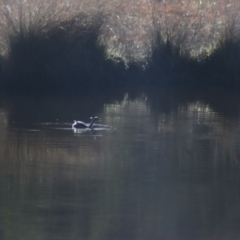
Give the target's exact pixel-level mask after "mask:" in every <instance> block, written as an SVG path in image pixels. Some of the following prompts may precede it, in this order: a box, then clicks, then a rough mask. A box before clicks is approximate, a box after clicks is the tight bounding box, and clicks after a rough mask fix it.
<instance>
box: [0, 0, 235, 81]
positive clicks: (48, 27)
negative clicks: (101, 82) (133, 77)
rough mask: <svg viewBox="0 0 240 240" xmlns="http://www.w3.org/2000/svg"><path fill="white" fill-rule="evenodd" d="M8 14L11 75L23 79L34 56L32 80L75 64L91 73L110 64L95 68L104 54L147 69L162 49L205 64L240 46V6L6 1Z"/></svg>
mask: <svg viewBox="0 0 240 240" xmlns="http://www.w3.org/2000/svg"><path fill="white" fill-rule="evenodd" d="M0 7H1V9H0V11H1V14H0V16H1V17H0V23H1V24H0V40H1V41H0V54H1V57H2V59H3V62H4V64H2V67H3V71H5V72H10V71H15V68H16V66H17V65H18V64H19V61H21V59H24V53H25V50H26V49H28V55H29V56H28V58H29V59H28V61H26V62H25V63H24V64H25V70H24V71H25V72H24V73H23V74H22V75H21V76H22V77H23V76H25V75H26V77H24V78H27V75H29V72H32V70H30V69H29V66H27V65H29V63H30V62H31V64H30V68H31V69H32V68H38V71H36V72H35V73H34V74H30V76H36V75H38V74H39V72H41V75H44V76H45V75H49V76H50V75H51V74H52V72H53V71H58V67H53V66H52V65H59V66H60V67H61V68H62V67H63V65H64V64H66V62H69V59H71V61H70V62H71V66H74V65H75V68H76V66H78V68H79V66H82V68H83V71H87V72H89V73H90V72H91V71H92V67H96V66H94V64H95V63H96V64H104V63H103V59H102V57H100V56H97V58H99V61H97V62H94V63H92V59H90V60H87V58H89V54H88V52H89V51H91V49H92V50H94V51H95V50H96V49H95V47H96V48H98V47H97V46H100V48H102V49H104V52H105V58H107V59H111V60H114V61H116V62H123V63H124V64H125V66H128V65H129V64H132V63H134V64H138V65H139V64H140V65H141V66H144V67H145V66H147V65H148V63H149V62H150V61H151V59H152V55H153V53H154V52H155V51H156V49H157V48H159V46H160V47H161V48H163V47H164V46H165V45H170V46H171V49H177V51H178V54H179V55H180V56H184V57H188V58H189V59H197V60H198V61H200V60H203V59H207V58H209V57H211V56H212V55H213V53H215V52H216V51H217V50H218V49H221V48H223V46H224V44H226V43H229V42H234V43H235V42H238V41H240V19H239V10H240V2H239V1H238V0H218V1H214V0H182V1H180V0H121V1H120V0H113V1H108V0H88V1H87V0H81V1H76V0H68V1H66V0H56V1H54V0H52V1H48V0H1V1H0ZM91 38H92V39H91ZM89 42H90V44H89ZM63 48H64V50H62V49H63ZM83 49H85V50H83ZM86 49H88V50H86ZM100 52H101V51H100ZM98 53H99V52H98ZM77 54H80V55H78V56H77ZM100 54H101V53H100ZM90 55H91V54H90ZM49 58H52V60H51V61H50V60H49ZM59 58H62V59H63V58H65V59H68V60H66V61H62V62H61V63H59ZM95 58H96V57H95ZM79 59H80V60H79ZM43 62H45V66H43ZM24 64H23V63H21V64H20V67H18V70H19V71H22V70H23V69H24ZM34 64H35V65H34ZM49 67H51V68H52V69H54V70H53V71H49ZM39 69H40V70H39ZM102 71H104V69H102ZM50 72H51V74H49V73H50ZM60 72H61V71H60ZM100 73H101V72H100ZM77 74H79V73H78V72H77V71H76V75H77ZM8 77H9V76H8ZM56 78H58V76H57V77H56Z"/></svg>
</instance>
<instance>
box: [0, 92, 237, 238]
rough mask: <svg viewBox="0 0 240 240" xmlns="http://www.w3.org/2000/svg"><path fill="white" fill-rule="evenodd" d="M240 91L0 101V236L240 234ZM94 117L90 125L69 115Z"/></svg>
mask: <svg viewBox="0 0 240 240" xmlns="http://www.w3.org/2000/svg"><path fill="white" fill-rule="evenodd" d="M239 103H240V94H239V92H233V91H230V90H223V89H211V90H199V91H193V90H184V89H159V90H145V91H144V90H135V91H132V90H119V91H112V92H105V93H99V94H93V95H91V94H88V95H87V96H83V95H80V94H74V95H68V96H67V95H64V96H54V97H35V98H26V97H7V96H5V97H2V99H1V102H0V131H1V135H0V239H1V240H18V239H23V240H35V239H36V240H45V239H46V240H54V239H56V240H58V239H59V240H61V239H62V240H79V239H81V240H95V239H96V240H150V239H151V240H188V239H189V240H195V239H197V240H198V239H199V240H209V239H211V240H223V239H224V240H225V239H226V240H230V239H233V240H235V239H236V240H237V239H240V228H239V226H240V217H239V216H240V165H239V163H240V117H239V116H240V105H239ZM92 115H96V116H99V117H100V118H101V120H100V121H98V122H97V123H96V124H95V125H94V130H93V131H90V130H88V131H74V130H73V129H71V124H72V123H73V120H74V119H76V120H83V121H89V117H90V116H92Z"/></svg>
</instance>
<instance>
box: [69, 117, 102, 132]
mask: <svg viewBox="0 0 240 240" xmlns="http://www.w3.org/2000/svg"><path fill="white" fill-rule="evenodd" d="M90 119H91V122H90V124H87V123H84V122H81V121H76V120H74V123H73V125H72V128H73V129H74V128H92V126H93V123H94V122H95V121H97V120H98V117H91V118H90Z"/></svg>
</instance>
